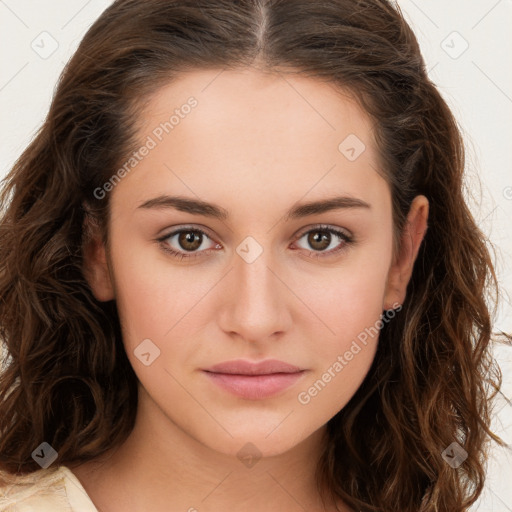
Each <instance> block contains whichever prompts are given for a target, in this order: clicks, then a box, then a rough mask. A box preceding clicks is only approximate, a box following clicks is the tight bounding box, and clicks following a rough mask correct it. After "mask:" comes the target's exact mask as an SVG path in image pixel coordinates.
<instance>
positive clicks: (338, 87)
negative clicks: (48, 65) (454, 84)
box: [0, 0, 500, 512]
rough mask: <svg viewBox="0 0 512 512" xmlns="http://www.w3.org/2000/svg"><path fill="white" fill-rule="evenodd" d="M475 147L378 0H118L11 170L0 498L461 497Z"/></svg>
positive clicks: (475, 392)
mask: <svg viewBox="0 0 512 512" xmlns="http://www.w3.org/2000/svg"><path fill="white" fill-rule="evenodd" d="M463 168H464V153H463V143H462V140H461V136H460V133H459V130H458V128H457V124H456V122H455V120H454V118H453V116H452V114H451V113H450V111H449V109H448V107H447V106H446V104H445V102H444V101H443V99H442V98H441V96H440V94H439V92H438V91H437V89H436V88H435V86H434V85H433V84H432V82H430V80H429V79H428V76H427V74H426V70H425V65H424V62H423V59H422V56H421V54H420V50H419V47H418V44H417V41H416V39H415V37H414V35H413V33H412V31H411V29H410V28H409V26H408V25H407V23H406V22H405V20H404V19H403V17H402V15H401V13H400V10H399V9H398V8H397V7H396V6H394V5H391V4H390V3H388V2H387V1H384V0H365V1H361V2H357V3H356V2H352V1H348V0H329V1H325V2H311V1H310V0H276V1H268V2H267V1H264V0H259V1H258V0H243V1H240V0H219V1H215V2H207V1H205V0H204V1H203V0H199V1H197V0H196V1H193V2H192V1H191V0H174V1H168V0H165V1H164V0H149V1H148V0H145V1H142V0H118V1H116V2H114V4H113V5H112V6H111V7H110V8H108V9H107V10H106V11H105V12H104V13H103V14H102V16H101V17H100V18H99V19H98V20H97V22H96V23H95V24H94V25H93V26H92V27H91V29H90V30H89V31H88V33H87V34H86V36H85V37H84V39H83V41H82V43H81V45H80V47H79V48H78V50H77V52H76V54H75V55H74V57H73V58H72V60H71V61H70V63H69V64H68V66H67V67H66V70H65V71H64V74H63V76H62V78H61V80H60V83H59V86H58V90H57V92H56V94H55V97H54V99H53V102H52V105H51V108H50V111H49V114H48V117H47V119H46V122H45V124H44V126H43V127H42V129H41V130H40V132H39V133H38V135H37V137H36V138H35V140H34V141H33V142H32V143H31V145H30V146H29V147H28V148H27V150H26V151H25V152H24V154H23V155H22V156H21V158H20V159H19V160H18V162H17V163H16V165H15V166H14V168H13V169H12V171H11V173H10V174H9V176H8V177H7V180H6V183H5V186H4V189H3V193H2V196H1V197H2V199H1V203H2V206H3V208H4V210H5V211H4V213H3V217H2V219H1V229H0V262H1V263H0V265H1V267H0V296H1V297H2V300H1V302H0V326H1V329H2V330H1V336H2V339H4V340H5V345H6V347H7V351H8V355H9V358H8V360H7V361H6V364H5V366H6V367H5V370H4V372H3V373H2V376H1V381H0V382H1V383H0V413H1V414H0V461H1V467H2V469H3V471H4V473H3V479H4V487H3V489H4V498H3V501H2V498H0V510H17V511H26V510H33V509H37V510H52V511H58V510H69V509H71V510H74V511H96V510H97V511H102V512H116V511H121V510H122V511H124V512H130V511H132V510H133V511H135V510H152V511H160V510H162V511H164V510H166V511H168V510H173V511H174V510H189V511H194V510H198V511H203V510H204V511H218V510H229V509H231V508H234V507H235V506H237V507H239V508H241V509H243V510H248V511H253V512H258V511H266V512H268V511H274V510H275V511H278V510H279V511H281V510H287V511H295V510H308V511H329V512H330V511H335V510H337V511H342V512H345V511H357V510H361V511H363V510H364V511H397V510H400V511H401V512H406V511H411V512H412V511H415V512H416V511H420V510H421V511H450V512H456V511H463V510H467V508H468V507H469V506H470V505H471V503H473V502H474V501H475V500H476V499H477V497H478V496H479V494H480V493H481V491H482V488H483V482H484V466H483V464H484V461H485V454H486V449H487V443H488V441H489V440H490V439H494V440H496V441H498V442H500V439H499V438H498V437H497V436H496V435H495V434H493V433H492V431H491V430H490V429H489V423H490V419H489V405H490V402H489V401H490V399H491V398H492V396H493V393H495V390H496V389H498V388H499V385H500V376H499V372H498V371H497V368H496V366H495V363H494V361H493V359H492V357H491V355H490V343H491V332H492V326H491V320H490V314H489V310H488V306H487V304H486V301H485V298H486V294H487V293H488V291H489V290H490V288H489V287H490V286H491V285H493V284H494V283H495V281H494V271H493V267H492V263H491V260H490V257H489V253H488V249H487V247H486V243H485V238H484V236H483V235H482V233H481V232H480V231H479V229H478V228H477V226H476V224H475V221H474V219H473V218H472V216H471V214H470V212H469V210H468V208H467V206H466V204H465V201H464V197H463V194H462V180H463ZM427 225H428V229H427ZM490 390H492V392H491V391H490ZM30 507H32V508H30Z"/></svg>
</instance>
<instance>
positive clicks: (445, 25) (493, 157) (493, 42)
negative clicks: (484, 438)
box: [0, 0, 512, 512]
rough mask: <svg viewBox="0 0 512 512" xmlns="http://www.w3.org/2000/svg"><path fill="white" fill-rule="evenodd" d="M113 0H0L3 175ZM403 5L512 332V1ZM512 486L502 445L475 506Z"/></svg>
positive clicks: (509, 413)
mask: <svg viewBox="0 0 512 512" xmlns="http://www.w3.org/2000/svg"><path fill="white" fill-rule="evenodd" d="M212 1H214V0H212ZM311 1H316V0H311ZM111 3H112V2H111V1H110V0H88V1H87V0H46V1H37V2H35V1H34V0H0V41H1V45H0V52H1V54H0V55H1V62H2V66H1V69H0V111H1V112H2V115H1V117H0V141H1V154H0V179H1V178H2V177H3V176H4V175H5V174H6V173H7V171H8V170H9V168H10V167H11V166H12V164H13V163H14V161H15V160H16V158H17V157H18V156H19V155H20V154H21V152H22V151H23V149H24V148H25V147H26V145H27V144H28V142H29V141H30V140H31V138H32V137H33V135H34V134H35V132H36V130H37V129H38V127H39V126H40V124H41V123H42V121H43V119H44V117H45V116H46V113H47V111H48V107H49V105H50V100H51V97H52V94H53V90H54V87H55V85H56V83H57V79H58V77H59V74H60V72H61V70H62V69H63V67H64V64H65V63H66V62H67V60H68V59H69V57H70V56H71V55H72V53H73V52H74V50H75V49H76V47H77V45H78V43H79V42H80V40H81V38H82V37H83V35H84V34H85V32H86V30H87V29H88V28H89V26H90V25H91V24H92V23H93V22H94V21H95V20H96V18H97V17H98V16H99V15H100V14H101V12H102V11H103V10H104V9H105V8H106V7H108V6H109V5H110V4H111ZM398 4H399V6H400V8H401V9H402V11H403V13H404V15H405V18H406V19H407V21H408V22H409V23H410V24H411V26H412V28H413V30H414V31H415V33H416V35H417V37H418V40H419V43H420V46H421V48H422V52H423V55H424V57H425V61H426V63H427V68H428V69H429V75H430V78H431V79H432V81H433V82H434V83H435V84H436V85H437V86H438V88H439V89H440V91H441V93H442V95H443V96H444V98H445V99H446V101H447V102H448V104H449V106H450V108H451V109H452V111H453V112H454V114H455V116H456V118H457V119H458V121H459V123H460V126H461V128H462V130H463V135H464V136H465V139H466V146H467V155H466V158H467V163H466V168H467V169H466V170H467V177H468V185H469V188H470V190H471V196H472V199H471V201H470V206H471V208H472V211H473V214H474V216H475V218H476V219H477V221H478V222H479V224H480V226H481V228H482V229H483V231H484V232H485V233H486V234H487V236H488V237H489V239H490V240H491V242H492V243H493V244H494V245H495V246H496V249H497V261H496V264H497V271H498V276H499V279H500V282H501V283H502V288H503V290H502V292H503V300H502V307H501V308H500V312H499V315H498V318H497V322H496V328H497V329H501V330H504V331H506V332H509V333H510V332H512V315H511V302H512V301H511V296H512V293H511V291H512V265H511V261H512V236H511V234H510V233H511V229H510V223H511V221H512V172H511V171H512V169H511V167H512V166H511V161H512V159H511V157H510V149H511V146H512V122H511V114H512V67H511V66H510V54H511V53H512V52H511V50H512V37H511V35H510V27H511V26H512V0H450V1H449V2H448V1H446V0H428V1H426V0H414V1H413V0H399V2H398ZM431 229H432V228H431ZM511 352H512V349H508V348H501V349H499V350H497V351H496V355H497V357H498V359H499V361H500V365H501V368H502V371H503V373H504V387H503V390H502V392H503V394H502V395H500V396H499V397H498V400H497V401H496V404H495V414H494V429H495V431H496V432H497V433H498V434H499V435H500V436H501V437H502V438H503V439H504V440H505V441H506V442H507V443H509V444H511V443H512V401H510V398H511V397H512V354H511ZM507 397H508V399H507ZM510 482H512V451H511V450H510V448H508V449H507V448H499V447H495V448H494V449H493V452H492V455H491V458H490V460H489V473H488V479H487V482H486V488H485V491H484V493H483V495H482V497H481V499H480V500H479V502H478V503H477V504H476V505H475V506H474V507H473V508H472V511H478V512H488V511H489V512H490V511H493V512H505V511H512V486H511V485H510Z"/></svg>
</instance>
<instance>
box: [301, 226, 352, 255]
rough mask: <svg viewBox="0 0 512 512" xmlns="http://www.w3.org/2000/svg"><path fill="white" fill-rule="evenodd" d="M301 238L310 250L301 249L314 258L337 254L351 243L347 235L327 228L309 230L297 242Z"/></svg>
mask: <svg viewBox="0 0 512 512" xmlns="http://www.w3.org/2000/svg"><path fill="white" fill-rule="evenodd" d="M303 238H306V243H307V244H308V245H309V247H311V248H312V250H311V249H310V248H308V247H303V248H304V249H306V250H307V251H309V252H312V253H313V254H314V256H315V257H319V256H324V255H330V254H333V253H337V252H338V251H341V250H342V249H344V248H345V246H346V245H348V244H350V243H351V242H352V238H351V237H350V236H349V235H348V234H347V233H344V232H343V231H339V230H337V229H334V228H331V227H328V226H320V227H317V228H314V229H310V230H309V231H306V232H305V233H304V234H303V235H302V236H301V237H300V238H299V240H301V239H303ZM328 249H329V250H328Z"/></svg>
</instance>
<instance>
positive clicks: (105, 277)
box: [83, 215, 115, 302]
mask: <svg viewBox="0 0 512 512" xmlns="http://www.w3.org/2000/svg"><path fill="white" fill-rule="evenodd" d="M83 229H84V234H85V236H84V244H83V273H84V277H85V279H86V281H87V282H88V283H89V286H90V288H91V291H92V293H93V295H94V297H95V298H96V300H98V301H100V302H107V301H109V300H113V299H114V298H115V294H114V288H113V286H112V279H111V276H110V271H109V267H108V260H107V254H106V248H105V244H104V243H103V241H102V240H101V236H100V234H99V229H98V226H97V224H96V223H95V222H94V221H93V220H92V219H91V217H90V216H89V215H86V216H85V218H84V225H83Z"/></svg>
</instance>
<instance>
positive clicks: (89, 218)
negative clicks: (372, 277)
mask: <svg viewBox="0 0 512 512" xmlns="http://www.w3.org/2000/svg"><path fill="white" fill-rule="evenodd" d="M256 63H257V65H259V66H262V67H264V68H265V69H268V70H273V71H279V72H287V73H299V74H301V75H307V76H310V77H313V78H316V79H318V80H322V81H326V82H328V83H331V84H333V85H334V86H339V87H340V88H343V89H344V90H349V91H351V92H352V93H353V94H354V96H355V97H356V98H357V100H358V102H359V104H360V105H361V107H362V108H364V110H365V111H366V112H367V113H368V114H369V115H370V117H371V118H372V120H373V121H374V123H375V127H376V140H377V149H378V151H379V156H380V159H381V162H382V173H383V174H384V176H385V178H386V180H387V182H388V184H389V186H390V190H391V196H392V208H393V220H394V227H395V234H399V233H400V232H401V230H402V229H403V227H404V223H405V219H406V216H407V213H408V210H409V207H410V204H411V201H412V200H413V198H414V197H415V196H416V195H418V194H422V195H425V196H426V197H427V198H428V200H429V203H430V216H429V226H430V228H429V229H428V231H427V234H426V237H425V239H424V242H423V244H422V246H421V248H420V252H419V255H418V259H417V261H416V264H415V266H414V271H413V275H412V277H411V281H410V283H409V286H408V289H407V298H406V300H405V302H404V304H403V308H402V311H401V312H400V313H399V314H398V315H397V316H396V317H395V319H394V320H393V321H392V322H389V323H386V324H385V325H383V326H382V328H381V330H380V335H379V343H378V348H377V352H376V355H375V358H374V360H373V363H372V366H371V368H370V371H369V373H368V374H367V376H366V378H365V380H364V382H363V383H362V385H361V386H360V388H359V389H358V391H357V392H356V393H355V395H354V396H353V397H352V399H351V400H350V401H349V403H348V404H347V405H346V406H345V407H344V408H343V409H342V410H341V411H340V412H338V413H337V414H336V415H335V416H334V417H333V418H332V419H331V420H330V421H329V422H328V425H327V431H328V437H329V439H328V442H327V443H326V446H325V451H324V453H323V454H322V458H321V462H320V465H319V466H318V468H317V478H318V485H319V488H327V489H328V490H329V492H330V493H331V495H332V496H335V497H340V498H342V499H343V500H344V501H345V502H346V503H347V504H348V505H349V506H352V507H354V508H356V509H360V510H364V511H380V512H388V511H389V512H391V511H397V510H400V511H401V512H413V511H414V512H417V511H419V510H421V511H422V512H434V511H446V512H459V511H464V510H467V507H469V506H470V505H471V504H472V503H474V502H475V501H476V499H477V498H478V496H479V495H480V494H481V492H482V489H483V485H484V479H485V459H486V454H487V449H488V444H489V441H490V440H491V439H493V440H494V441H496V442H498V443H500V444H503V441H502V440H501V439H500V438H499V437H498V436H496V435H495V434H494V433H493V432H492V431H491V429H490V413H491V403H492V398H493V397H494V396H495V394H496V392H497V390H498V389H499V388H500V386H501V373H500V370H499V367H498V366H497V364H496V362H495V360H494V359H493V357H492V355H491V343H492V341H493V340H494V336H493V332H492V315H493V312H494V311H495V310H493V309H492V306H491V305H492V304H495V303H496V300H497V297H498V288H497V282H496V276H495V273H494V270H493V264H492V259H491V256H490V251H489V246H488V243H487V241H486V238H485V236H484V235H483V233H482V232H481V231H480V230H479V228H478V227H477V225H476V223H475V220H474V219H473V217H472V215H471V213H470V211H469V209H468V206H467V204H466V202H465V198H464V182H463V177H464V144H463V140H462V136H461V132H460V130H459V128H458V125H457V122H456V120H455V119H454V117H453V115H452V113H451V112H450V110H449V108H448V106H447V105H446V103H445V101H444V100H443V98H442V97H441V95H440V93H439V92H438V90H437V88H436V86H435V85H434V84H433V83H432V81H431V80H430V79H429V77H428V75H427V72H426V68H425V63H424V60H423V58H422V55H421V53H420V49H419V45H418V43H417V40H416V38H415V36H414V33H413V32H412V30H411V28H410V27H409V26H408V24H407V22H406V21H405V20H404V18H403V15H402V13H401V11H400V8H399V7H398V6H397V5H396V4H393V3H391V2H390V1H387V0H357V1H354V0H323V1H322V2H312V1H311V0H215V1H214V2H212V1H210V0H117V1H115V2H114V3H113V4H112V5H111V6H110V7H109V8H108V9H106V10H105V12H104V13H103V14H102V15H101V16H100V18H99V19H98V20H97V21H96V22H95V23H94V24H93V25H92V27H91V28H90V29H89V30H88V32H87V34H86V35H85V37H84V38H83V40H82V42H81V44H80V46H79V48H78V49H77V51H76V53H75V55H74V56H73V57H72V59H71V60H70V61H69V63H68V64H67V66H66V68H65V69H64V71H63V73H62V75H61V78H60V80H59V84H58V87H57V89H56V92H55V95H54V97H53V100H52V103H51V107H50V109H49V112H48V115H47V117H46V120H45V122H44V124H43V125H42V127H41V128H40V130H39V132H38V133H37V135H36V136H35V138H34V139H33V141H32V142H31V143H30V145H29V146H28V147H27V149H26V150H25V151H24V153H23V154H22V155H21V157H20V158H19V159H18V160H17V162H16V163H15V164H14V166H13V168H12V169H11V171H10V172H9V174H8V175H7V177H6V178H5V180H4V182H5V183H4V184H3V187H2V191H1V194H0V213H1V218H0V340H2V341H3V343H4V346H5V348H6V350H5V357H4V361H3V366H4V367H3V369H2V372H1V373H0V469H2V470H3V471H5V472H6V473H18V474H21V473H31V472H33V471H35V470H36V469H40V468H39V466H37V464H36V463H35V462H34V460H33V459H32V458H31V452H32V450H33V449H34V447H36V446H37V445H38V444H40V443H41V442H42V441H43V440H44V441H47V442H49V443H50V444H51V445H52V446H53V447H55V449H56V450H57V451H58V454H59V461H60V463H61V464H69V465H72V464H78V463H81V462H85V461H88V460H91V459H93V458H95V457H98V456H100V455H101V454H103V453H104V452H106V450H108V449H110V448H112V447H115V446H118V445H120V444H121V443H122V442H124V441H125V440H126V438H127V436H128V435H129V434H130V432H131V430H132V428H133V426H134V421H135V413H136V409H137V378H136V375H135V373H134V371H133V370H132V368H131V366H130V363H129V360H128V358H127V356H126V354H125V351H124V347H123V343H122V339H121V328H120V324H119V317H118V313H117V309H116V304H115V301H110V302H105V303H103V302H99V301H97V300H96V299H95V298H94V296H93V294H92V292H91V289H90V287H89V285H88V284H87V281H86V279H85V278H84V271H83V270H84V269H83V261H84V258H83V247H84V244H85V242H86V241H87V236H88V231H87V229H85V227H86V226H87V225H88V223H89V222H95V223H97V225H98V226H99V227H100V228H101V230H102V234H103V239H104V241H105V242H108V229H107V226H108V220H109V200H108V199H109V198H108V196H107V197H105V198H100V197H97V196H98V194H95V193H94V191H95V190H97V189H98V187H101V186H102V184H104V183H106V182H107V181H108V180H109V178H110V177H112V176H113V174H114V172H115V170H116V169H117V168H118V166H119V165H121V163H122V162H123V161H125V160H126V155H129V154H130V152H132V151H133V150H134V149H135V148H136V147H137V146H138V142H137V140H136V133H137V126H136V124H137V123H136V121H135V120H136V119H137V117H138V114H139V113H140V112H142V109H143V107H144V105H145V101H147V99H148V98H149V96H150V95H151V94H152V93H154V92H156V91H158V89H159V88H160V87H161V86H163V85H165V84H168V83H169V82H171V81H172V80H174V79H176V78H177V77H179V74H180V73H181V72H185V71H187V70H190V69H206V68H212V69H213V68H219V69H220V68H230V69H236V68H240V67H244V66H254V65H255V64H256ZM507 339H508V338H507ZM354 432H355V433H357V435H354ZM453 441H457V442H458V443H459V444H460V445H462V446H463V448H464V450H465V451H466V452H467V454H468V457H467V459H466V461H465V462H464V463H463V464H462V465H461V466H460V467H459V468H457V469H453V468H451V467H450V466H449V465H448V464H446V463H445V462H444V460H443V459H442V456H441V452H442V451H443V450H444V449H445V448H446V447H447V446H448V445H450V444H451V443H452V442H453Z"/></svg>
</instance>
